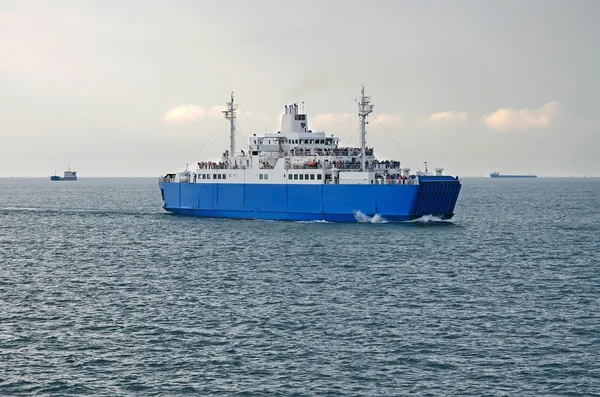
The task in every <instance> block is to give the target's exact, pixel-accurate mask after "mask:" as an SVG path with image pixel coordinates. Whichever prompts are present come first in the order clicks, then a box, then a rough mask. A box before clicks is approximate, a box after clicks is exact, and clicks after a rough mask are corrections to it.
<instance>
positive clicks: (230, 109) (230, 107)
mask: <svg viewBox="0 0 600 397" xmlns="http://www.w3.org/2000/svg"><path fill="white" fill-rule="evenodd" d="M226 106H227V109H226V110H223V115H224V116H225V118H226V119H227V120H229V127H230V128H229V141H230V143H229V160H230V161H231V160H233V157H234V155H235V118H236V114H235V112H236V110H237V105H236V104H234V102H233V91H232V92H231V102H226Z"/></svg>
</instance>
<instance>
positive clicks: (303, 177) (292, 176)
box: [288, 174, 323, 181]
mask: <svg viewBox="0 0 600 397" xmlns="http://www.w3.org/2000/svg"><path fill="white" fill-rule="evenodd" d="M288 179H293V180H301V181H302V180H305V181H307V180H309V179H310V180H311V181H314V180H315V174H288ZM321 179H323V175H321V174H317V180H319V181H320V180H321Z"/></svg>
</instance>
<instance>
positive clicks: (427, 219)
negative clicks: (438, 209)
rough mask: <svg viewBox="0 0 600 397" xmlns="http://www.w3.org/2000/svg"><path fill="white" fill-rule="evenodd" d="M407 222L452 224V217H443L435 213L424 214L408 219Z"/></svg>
mask: <svg viewBox="0 0 600 397" xmlns="http://www.w3.org/2000/svg"><path fill="white" fill-rule="evenodd" d="M406 222H407V223H422V224H444V225H447V224H452V221H451V220H450V219H442V218H440V217H439V216H434V215H423V216H422V217H420V218H417V219H413V220H411V221H406Z"/></svg>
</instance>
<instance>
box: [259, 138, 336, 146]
mask: <svg viewBox="0 0 600 397" xmlns="http://www.w3.org/2000/svg"><path fill="white" fill-rule="evenodd" d="M254 143H260V144H263V143H266V144H273V145H274V144H276V143H277V140H276V139H264V140H263V139H254ZM282 143H291V144H311V143H312V144H313V145H314V144H316V145H331V144H332V143H333V139H331V138H327V139H283V140H282Z"/></svg>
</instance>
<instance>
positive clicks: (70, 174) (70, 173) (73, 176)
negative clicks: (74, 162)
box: [50, 166, 77, 181]
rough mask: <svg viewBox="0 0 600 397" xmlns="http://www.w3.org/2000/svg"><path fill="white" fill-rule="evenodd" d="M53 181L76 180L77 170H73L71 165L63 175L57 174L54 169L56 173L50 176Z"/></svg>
mask: <svg viewBox="0 0 600 397" xmlns="http://www.w3.org/2000/svg"><path fill="white" fill-rule="evenodd" d="M50 180H51V181H76V180H77V172H75V171H71V167H70V166H69V168H68V169H67V170H66V171H65V172H64V173H63V176H58V175H56V171H54V175H52V176H51V177H50Z"/></svg>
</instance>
